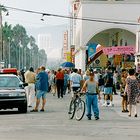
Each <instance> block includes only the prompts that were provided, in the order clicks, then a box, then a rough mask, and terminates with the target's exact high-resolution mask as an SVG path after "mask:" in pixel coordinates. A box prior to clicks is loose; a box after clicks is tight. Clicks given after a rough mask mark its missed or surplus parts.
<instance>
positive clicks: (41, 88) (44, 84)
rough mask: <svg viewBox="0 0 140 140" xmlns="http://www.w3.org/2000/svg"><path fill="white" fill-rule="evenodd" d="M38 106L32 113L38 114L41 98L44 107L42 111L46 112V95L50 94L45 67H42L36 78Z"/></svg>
mask: <svg viewBox="0 0 140 140" xmlns="http://www.w3.org/2000/svg"><path fill="white" fill-rule="evenodd" d="M36 80H37V81H36V90H37V93H36V106H35V108H34V109H33V110H31V112H38V107H39V104H40V98H41V97H42V107H41V110H40V111H43V112H44V111H45V109H44V108H45V104H46V95H47V92H48V87H49V83H48V74H47V73H46V72H45V67H44V66H41V67H40V72H39V73H38V75H37V77H36Z"/></svg>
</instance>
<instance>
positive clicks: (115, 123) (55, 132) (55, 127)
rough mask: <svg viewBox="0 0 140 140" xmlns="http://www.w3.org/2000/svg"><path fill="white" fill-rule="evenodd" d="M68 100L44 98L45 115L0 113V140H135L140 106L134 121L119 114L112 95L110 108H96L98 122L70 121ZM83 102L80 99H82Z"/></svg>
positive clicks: (117, 99)
mask: <svg viewBox="0 0 140 140" xmlns="http://www.w3.org/2000/svg"><path fill="white" fill-rule="evenodd" d="M70 99H71V96H70V94H67V95H65V96H64V98H63V99H61V98H60V99H58V98H57V96H53V95H52V94H51V93H48V95H47V103H46V108H45V109H46V110H45V112H30V110H31V109H33V108H28V113H27V114H19V113H18V112H17V111H16V110H14V111H3V110H2V111H1V112H0V140H125V139H126V140H139V139H140V105H138V112H139V113H138V117H137V118H135V117H134V116H132V117H128V113H122V112H121V97H120V96H119V95H114V107H102V106H101V104H100V103H99V106H100V120H95V119H94V117H92V120H87V118H86V115H85V116H84V118H83V119H82V120H81V121H77V120H76V119H75V118H74V119H72V120H70V119H69V117H68V108H69V102H70ZM83 99H84V97H83Z"/></svg>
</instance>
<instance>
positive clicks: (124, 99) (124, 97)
mask: <svg viewBox="0 0 140 140" xmlns="http://www.w3.org/2000/svg"><path fill="white" fill-rule="evenodd" d="M127 75H128V74H127V71H126V69H122V73H121V86H120V87H121V88H120V92H121V97H122V112H123V113H125V112H129V111H128V109H127V98H128V96H127V92H126V91H125V86H126V78H127Z"/></svg>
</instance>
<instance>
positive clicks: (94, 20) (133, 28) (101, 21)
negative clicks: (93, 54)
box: [72, 0, 140, 70]
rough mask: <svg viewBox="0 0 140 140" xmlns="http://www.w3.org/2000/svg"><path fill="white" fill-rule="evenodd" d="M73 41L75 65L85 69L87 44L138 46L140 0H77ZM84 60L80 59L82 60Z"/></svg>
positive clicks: (74, 5) (75, 2)
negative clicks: (75, 51)
mask: <svg viewBox="0 0 140 140" xmlns="http://www.w3.org/2000/svg"><path fill="white" fill-rule="evenodd" d="M72 5H73V7H74V8H73V9H74V10H73V16H74V17H75V18H82V19H85V20H79V19H73V43H72V45H75V49H76V50H78V51H77V53H76V54H75V65H76V67H77V68H79V69H82V70H85V66H86V46H87V45H88V44H89V43H97V44H101V45H102V46H105V47H108V46H115V45H116V46H127V45H133V46H136V34H137V32H138V31H139V26H140V25H139V23H138V18H139V16H140V0H74V1H73V2H72ZM79 60H80V61H79Z"/></svg>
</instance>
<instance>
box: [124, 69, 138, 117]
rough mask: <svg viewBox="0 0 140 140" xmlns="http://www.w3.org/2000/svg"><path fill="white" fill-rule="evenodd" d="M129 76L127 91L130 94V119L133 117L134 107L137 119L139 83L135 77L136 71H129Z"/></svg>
mask: <svg viewBox="0 0 140 140" xmlns="http://www.w3.org/2000/svg"><path fill="white" fill-rule="evenodd" d="M128 73H129V76H128V77H127V79H126V87H125V88H126V91H127V94H128V104H129V115H128V116H129V117H131V115H132V106H133V107H134V117H137V97H138V95H139V83H138V80H137V78H136V76H135V70H134V69H129V72H128Z"/></svg>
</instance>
